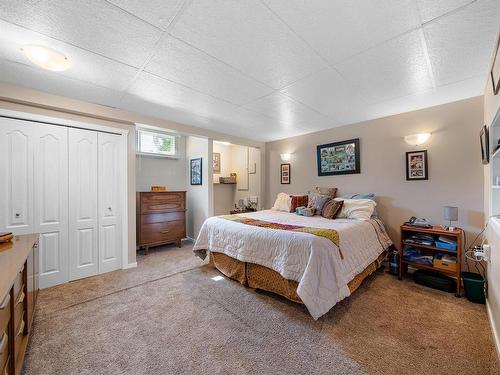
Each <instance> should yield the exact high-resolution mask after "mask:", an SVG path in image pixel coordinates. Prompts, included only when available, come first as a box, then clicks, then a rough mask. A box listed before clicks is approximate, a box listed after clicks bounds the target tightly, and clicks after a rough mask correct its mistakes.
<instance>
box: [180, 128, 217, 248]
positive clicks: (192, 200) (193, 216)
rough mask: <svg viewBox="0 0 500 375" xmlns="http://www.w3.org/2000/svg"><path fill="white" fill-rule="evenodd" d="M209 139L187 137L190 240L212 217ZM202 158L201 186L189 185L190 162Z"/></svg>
mask: <svg viewBox="0 0 500 375" xmlns="http://www.w3.org/2000/svg"><path fill="white" fill-rule="evenodd" d="M212 145H213V142H212V140H211V139H206V138H200V137H192V136H189V137H187V140H186V156H187V166H186V168H187V172H186V173H187V179H188V181H187V235H188V237H190V238H192V239H196V237H198V233H199V232H200V228H201V226H202V225H203V222H204V221H205V220H206V219H207V218H208V217H210V216H212V215H213V186H214V184H213V181H212V179H213V172H212V171H213V169H212V151H213V147H212ZM196 158H202V185H191V183H190V178H191V177H190V171H189V169H190V162H189V161H190V160H191V159H196Z"/></svg>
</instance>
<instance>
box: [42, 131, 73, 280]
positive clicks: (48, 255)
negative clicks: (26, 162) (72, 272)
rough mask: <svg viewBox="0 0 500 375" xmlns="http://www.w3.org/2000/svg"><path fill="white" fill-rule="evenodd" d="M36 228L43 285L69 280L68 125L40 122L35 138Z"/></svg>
mask: <svg viewBox="0 0 500 375" xmlns="http://www.w3.org/2000/svg"><path fill="white" fill-rule="evenodd" d="M34 149H35V151H34V152H35V171H34V175H35V199H34V216H35V231H36V232H38V233H40V237H41V238H40V250H39V251H40V286H41V287H42V288H46V287H49V286H52V285H57V284H61V283H64V282H66V281H68V277H69V269H68V267H69V266H68V129H67V128H66V127H63V126H55V125H42V124H40V125H38V126H37V128H36V139H35V148H34Z"/></svg>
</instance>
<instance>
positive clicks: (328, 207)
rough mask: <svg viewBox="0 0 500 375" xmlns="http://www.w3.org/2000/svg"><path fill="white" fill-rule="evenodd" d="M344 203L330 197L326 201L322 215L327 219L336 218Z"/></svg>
mask: <svg viewBox="0 0 500 375" xmlns="http://www.w3.org/2000/svg"><path fill="white" fill-rule="evenodd" d="M343 205H344V201H341V200H335V199H330V200H329V201H328V202H326V203H325V205H324V206H323V209H322V210H321V216H323V217H324V218H326V219H335V217H336V216H337V215H338V214H339V212H340V210H341V209H342V206H343Z"/></svg>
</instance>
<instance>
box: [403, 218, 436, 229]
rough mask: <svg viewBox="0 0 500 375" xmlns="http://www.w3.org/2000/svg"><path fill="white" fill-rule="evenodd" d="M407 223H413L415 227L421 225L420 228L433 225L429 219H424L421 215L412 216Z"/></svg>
mask: <svg viewBox="0 0 500 375" xmlns="http://www.w3.org/2000/svg"><path fill="white" fill-rule="evenodd" d="M405 224H406V225H411V226H413V227H419V228H431V227H432V225H431V224H429V222H428V221H427V219H424V218H421V217H415V216H412V217H410V219H409V220H408V221H407V222H406V223H405Z"/></svg>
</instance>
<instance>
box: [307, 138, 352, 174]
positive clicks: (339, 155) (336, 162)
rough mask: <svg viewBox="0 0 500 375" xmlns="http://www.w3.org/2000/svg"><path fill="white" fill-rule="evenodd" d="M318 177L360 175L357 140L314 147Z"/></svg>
mask: <svg viewBox="0 0 500 375" xmlns="http://www.w3.org/2000/svg"><path fill="white" fill-rule="evenodd" d="M316 154H317V157H316V158H317V164H318V176H336V175H343V174H356V173H361V169H360V150H359V138H356V139H349V140H347V141H342V142H335V143H328V144H325V145H318V146H316Z"/></svg>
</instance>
